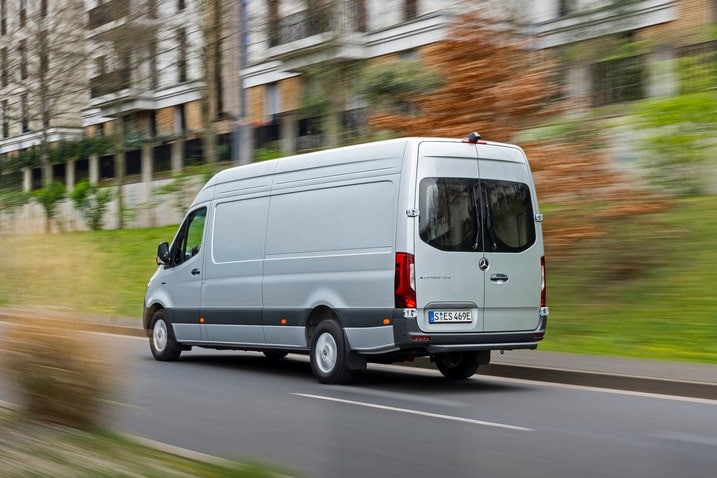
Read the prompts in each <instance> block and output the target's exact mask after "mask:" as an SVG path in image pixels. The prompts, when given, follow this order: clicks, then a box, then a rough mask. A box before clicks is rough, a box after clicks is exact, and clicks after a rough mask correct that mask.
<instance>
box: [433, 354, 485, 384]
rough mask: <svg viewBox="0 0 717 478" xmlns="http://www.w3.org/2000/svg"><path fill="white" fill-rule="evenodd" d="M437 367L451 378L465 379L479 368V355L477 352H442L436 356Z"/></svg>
mask: <svg viewBox="0 0 717 478" xmlns="http://www.w3.org/2000/svg"><path fill="white" fill-rule="evenodd" d="M436 367H438V370H439V371H440V372H441V373H442V374H443V376H444V377H446V378H448V379H450V380H463V379H466V378H468V377H470V376H472V375H473V374H474V373H476V370H478V355H477V354H476V353H475V352H460V353H447V354H440V355H437V356H436Z"/></svg>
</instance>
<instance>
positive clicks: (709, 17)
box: [0, 0, 717, 230]
mask: <svg viewBox="0 0 717 478" xmlns="http://www.w3.org/2000/svg"><path fill="white" fill-rule="evenodd" d="M475 7H481V12H482V14H486V15H491V16H497V17H499V18H500V19H501V20H504V21H506V22H510V23H511V24H513V25H515V26H517V27H518V28H520V29H521V31H522V32H523V34H524V35H525V36H526V37H527V38H529V39H530V44H531V45H532V48H534V49H537V50H540V51H543V52H545V56H546V58H548V57H551V58H554V59H556V60H557V64H558V65H559V68H558V71H556V76H557V77H558V79H559V82H560V85H561V96H562V97H563V99H565V100H567V101H568V102H569V104H570V105H571V108H572V112H574V113H577V114H580V113H581V112H582V113H586V112H587V113H589V114H590V115H592V116H593V117H594V116H596V115H597V116H600V115H604V116H615V115H616V114H617V115H619V114H627V113H629V111H628V109H625V108H623V107H624V106H626V105H627V106H629V105H630V104H631V103H632V102H634V101H636V100H641V99H645V98H649V97H655V96H668V95H672V94H675V93H678V92H679V91H680V88H681V86H680V85H681V82H680V67H679V65H680V59H682V58H685V57H689V58H692V57H694V58H696V59H697V60H698V61H712V62H714V61H715V58H714V56H715V51H716V48H715V45H716V44H717V42H716V41H715V23H716V22H717V0H536V1H530V2H527V1H524V0H506V1H498V0H482V1H480V2H468V1H459V2H456V1H448V0H437V1H431V2H429V1H425V0H386V1H382V0H240V1H237V0H149V1H146V0H145V1H141V0H58V1H52V2H49V1H44V0H0V19H1V20H2V21H1V22H0V80H2V82H1V83H0V99H1V103H0V107H1V108H2V111H1V113H2V116H1V117H0V120H2V128H1V131H0V133H2V135H1V136H0V160H1V161H2V164H3V169H2V175H1V176H0V179H1V180H2V181H1V182H0V189H3V188H5V189H8V188H9V189H12V188H15V189H24V190H26V191H31V190H33V189H37V188H39V187H41V186H42V185H43V184H46V183H47V182H48V181H49V180H50V179H53V178H54V179H56V180H60V181H64V182H65V183H66V185H67V187H68V188H70V189H71V188H72V187H73V185H74V184H75V183H76V182H77V181H79V180H81V179H85V178H86V179H88V180H90V181H91V182H93V183H97V184H100V185H102V186H108V187H109V186H113V187H116V188H118V190H120V191H122V201H124V203H126V206H127V207H128V208H129V209H133V210H135V211H138V213H137V214H136V221H135V222H134V223H133V224H136V225H145V226H148V225H155V224H165V223H173V222H177V221H178V219H179V218H178V217H177V216H176V214H167V213H166V212H164V213H163V212H161V211H158V210H157V208H150V207H144V205H146V204H148V203H150V202H151V199H152V196H153V191H154V190H155V188H156V187H157V185H158V184H162V183H163V182H165V183H166V182H167V181H168V178H169V177H171V176H172V174H174V173H176V172H178V171H181V170H182V169H183V168H185V167H186V166H188V165H193V164H201V163H219V164H220V165H221V164H222V163H226V165H230V164H235V163H236V162H240V161H241V162H247V161H251V160H252V159H253V158H254V157H255V156H256V155H259V156H261V154H263V153H266V152H269V153H272V152H273V153H281V154H291V153H296V152H302V151H309V150H313V149H319V148H324V147H330V146H337V145H340V144H346V143H351V142H355V141H361V140H364V139H366V138H370V133H371V132H370V131H369V129H368V121H367V118H368V103H367V102H366V101H365V100H364V98H362V96H361V95H360V94H359V93H358V92H357V91H358V90H357V87H356V71H357V69H356V66H357V65H370V64H372V63H375V62H381V61H385V60H387V59H401V58H411V59H416V60H419V61H420V59H421V58H422V57H423V56H424V55H425V54H426V53H427V52H428V51H429V50H430V48H429V47H430V46H431V45H433V44H435V43H436V42H441V41H443V40H444V39H446V38H447V36H448V35H450V25H451V23H452V22H453V20H454V19H455V18H456V16H457V15H460V14H462V13H466V12H470V11H473V9H474V8H475ZM60 13H62V15H61V14H60ZM78 19H79V20H78ZM78 22H79V23H78ZM60 25H65V26H64V27H62V28H60ZM67 25H69V28H68V27H67ZM50 31H53V32H62V33H61V36H60V37H50V36H49V34H48V33H47V32H50ZM78 32H79V34H78ZM47 45H51V48H47ZM477 48H479V45H477ZM43 51H44V52H45V53H43ZM73 51H75V52H81V53H82V55H81V56H82V58H81V59H77V58H76V57H75V56H72V55H70V53H71V52H73ZM43 58H45V60H43ZM58 58H64V59H65V60H66V61H64V62H58V61H57V60H58ZM48 59H49V60H48ZM76 61H81V62H82V63H81V66H78V64H77V63H75V62H76ZM43 65H44V66H43ZM48 65H49V67H48ZM61 65H65V67H67V66H71V68H69V69H65V70H61ZM48 68H49V69H50V70H52V69H53V68H55V69H57V71H54V70H53V73H52V74H48V71H47V69H48ZM72 72H74V74H72ZM78 72H79V73H81V74H78ZM45 77H49V78H54V79H55V80H57V78H68V79H67V81H63V82H58V81H56V83H57V85H55V86H54V87H53V88H54V89H52V94H50V93H47V91H46V90H48V88H47V87H46V86H45V87H44V86H43V85H45V83H46V82H43V81H41V79H42V78H45ZM33 85H34V86H33ZM43 88H44V89H43ZM43 91H45V93H44V94H37V93H36V92H40V93H42V92H43ZM38 99H39V100H38ZM49 105H52V108H50V109H49V112H48V106H49ZM317 105H318V106H321V107H318V106H317ZM613 106H614V107H617V110H615V109H614V108H612V107H613ZM43 111H45V112H46V113H45V114H44V115H43ZM603 112H604V113H603ZM467 129H470V128H469V126H467ZM614 137H616V138H619V137H620V136H619V135H616V136H614ZM79 138H84V139H97V138H108V139H109V138H111V144H109V145H106V147H105V148H104V149H102V148H99V149H91V150H89V151H88V150H86V151H84V152H83V153H82V154H79V155H76V157H72V158H67V159H66V160H64V161H55V162H53V160H52V158H53V157H55V156H53V155H52V154H50V152H49V150H50V149H52V148H54V149H57V148H58V147H61V146H62V145H63V144H65V143H66V142H71V141H73V140H77V139H79ZM42 145H45V150H43V151H44V152H43V151H40V154H39V155H38V153H37V151H35V150H33V148H38V147H39V146H42ZM29 150H32V151H35V154H28V151H29ZM43 154H44V156H43ZM618 154H620V153H619V152H618ZM28 157H30V158H31V159H32V158H34V160H32V161H30V160H28V159H27V158H28ZM38 158H39V159H38ZM220 167H221V166H220ZM66 206H67V207H66V208H65V211H64V214H66V215H67V216H72V215H73V214H74V213H73V212H72V210H71V207H70V205H66ZM165 209H166V208H165ZM31 210H32V211H36V210H37V207H36V205H35V206H31V205H28V206H26V207H25V208H24V210H23V211H24V212H23V214H24V217H25V218H27V219H28V220H29V222H30V223H32V222H33V221H36V222H37V220H38V219H39V218H41V217H42V214H41V213H38V212H33V213H30V212H28V211H31ZM121 214H122V211H121V208H119V207H117V206H115V207H114V209H113V211H112V216H113V218H112V219H111V220H110V221H108V222H107V226H108V227H115V226H116V225H117V224H118V223H119V217H120V216H121ZM73 221H74V222H72V226H71V227H81V226H80V222H79V221H78V220H77V219H74V220H73ZM33 227H34V229H33ZM33 227H30V228H29V229H28V230H39V229H40V226H33ZM23 230H24V229H23Z"/></svg>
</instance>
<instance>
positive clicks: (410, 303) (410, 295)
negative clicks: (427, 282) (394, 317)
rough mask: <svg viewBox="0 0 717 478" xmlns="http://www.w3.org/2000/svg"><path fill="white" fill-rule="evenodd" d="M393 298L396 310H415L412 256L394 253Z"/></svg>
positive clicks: (414, 281) (414, 280)
mask: <svg viewBox="0 0 717 478" xmlns="http://www.w3.org/2000/svg"><path fill="white" fill-rule="evenodd" d="M395 297H396V308H397V309H415V308H416V279H415V275H414V265H413V254H407V253H405V252H397V253H396V276H395Z"/></svg>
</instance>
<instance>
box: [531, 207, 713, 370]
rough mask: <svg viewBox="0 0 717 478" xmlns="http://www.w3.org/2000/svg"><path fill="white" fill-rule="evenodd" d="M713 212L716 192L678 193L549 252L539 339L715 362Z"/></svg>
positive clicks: (559, 347) (577, 348)
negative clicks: (651, 209) (559, 253)
mask: <svg viewBox="0 0 717 478" xmlns="http://www.w3.org/2000/svg"><path fill="white" fill-rule="evenodd" d="M715 212H717V197H715V196H707V197H700V198H695V199H689V200H681V201H678V202H677V203H676V204H675V206H674V207H672V208H671V209H669V210H667V211H664V212H662V213H659V214H652V215H648V216H636V217H632V218H628V219H623V220H621V221H618V222H615V221H612V222H609V223H606V224H602V225H601V226H604V227H605V231H606V233H605V235H603V236H602V237H600V238H598V239H594V240H590V241H586V242H584V243H582V244H580V246H579V248H578V249H577V250H576V251H575V252H574V253H573V254H571V255H570V256H568V257H567V258H563V257H555V258H551V257H548V258H547V261H548V303H549V306H550V310H551V315H550V319H549V322H548V324H549V327H548V334H547V336H546V339H545V342H544V343H543V344H542V345H541V348H542V349H545V350H554V351H563V352H577V353H594V354H606V355H619V356H626V357H640V358H651V359H664V360H677V361H693V362H705V363H717V324H716V323H715V320H716V319H717V247H715V245H716V243H717V241H716V240H715V238H717V214H715ZM555 213H558V212H557V211H556V212H555ZM547 220H549V219H547ZM551 260H552V262H553V263H554V264H553V265H552V266H551Z"/></svg>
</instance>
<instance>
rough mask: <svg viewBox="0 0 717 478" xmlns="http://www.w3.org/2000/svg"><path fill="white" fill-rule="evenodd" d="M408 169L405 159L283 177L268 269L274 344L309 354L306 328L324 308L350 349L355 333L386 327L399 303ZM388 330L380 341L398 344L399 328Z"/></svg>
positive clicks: (269, 328) (274, 202)
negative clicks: (399, 242) (401, 213)
mask: <svg viewBox="0 0 717 478" xmlns="http://www.w3.org/2000/svg"><path fill="white" fill-rule="evenodd" d="M400 167H401V158H400V157H397V158H385V157H379V158H375V159H370V158H369V159H367V158H365V157H362V160H361V161H357V162H349V163H347V164H342V165H331V166H327V167H323V168H312V169H311V171H307V170H298V171H294V172H286V173H284V174H280V175H279V174H278V175H277V177H276V180H275V183H274V184H275V186H274V192H273V195H272V198H271V205H270V210H269V223H268V226H267V236H266V237H267V239H266V256H265V257H266V261H265V265H264V286H263V292H264V307H265V309H264V312H265V313H264V325H265V327H266V329H265V330H266V334H267V342H268V343H270V344H276V345H286V346H302V347H305V346H306V345H307V344H306V337H305V334H304V327H305V324H306V320H307V318H308V315H309V313H310V311H311V310H312V309H314V308H316V307H318V306H326V307H329V308H331V309H332V310H334V311H335V312H336V313H337V315H338V316H339V319H340V320H341V322H342V325H344V327H346V328H347V330H346V332H347V336H348V337H349V341H350V342H351V337H352V335H353V334H352V332H351V330H352V328H362V329H363V328H366V327H371V326H381V325H382V323H381V321H382V319H383V318H384V317H386V316H387V312H386V311H390V310H392V307H393V301H394V298H393V282H394V269H395V259H394V255H395V248H394V243H395V233H396V214H397V208H396V204H397V199H398V180H399V177H400V174H399V173H400ZM388 316H390V315H388ZM282 318H285V319H287V321H288V324H287V325H286V326H281V324H280V320H281V319H282ZM292 326H293V327H296V328H299V329H300V332H301V333H298V332H296V331H290V327H292ZM383 328H384V329H385V331H383V332H382V333H375V332H373V335H382V338H381V339H379V341H382V342H383V343H384V344H387V343H388V342H391V343H392V332H391V328H390V327H383ZM358 335H361V332H358ZM384 336H385V337H384ZM297 340H300V343H297V342H296V341H297ZM373 340H374V339H373V338H371V339H370V340H369V339H364V338H361V339H357V341H359V342H361V343H364V344H365V345H367V346H373V345H372V344H368V342H369V341H373Z"/></svg>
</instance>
